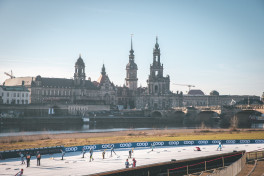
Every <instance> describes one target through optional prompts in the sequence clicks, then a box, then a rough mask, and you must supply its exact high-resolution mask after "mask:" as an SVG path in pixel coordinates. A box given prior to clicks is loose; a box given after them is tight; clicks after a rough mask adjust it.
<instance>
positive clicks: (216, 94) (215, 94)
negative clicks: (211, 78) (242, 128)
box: [210, 90, 219, 96]
mask: <svg viewBox="0 0 264 176" xmlns="http://www.w3.org/2000/svg"><path fill="white" fill-rule="evenodd" d="M210 95H211V96H219V92H217V91H216V90H212V91H211V92H210Z"/></svg>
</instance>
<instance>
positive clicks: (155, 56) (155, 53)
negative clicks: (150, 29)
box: [153, 36, 160, 65]
mask: <svg viewBox="0 0 264 176" xmlns="http://www.w3.org/2000/svg"><path fill="white" fill-rule="evenodd" d="M153 65H160V47H159V44H158V36H156V44H155V48H154V49H153Z"/></svg>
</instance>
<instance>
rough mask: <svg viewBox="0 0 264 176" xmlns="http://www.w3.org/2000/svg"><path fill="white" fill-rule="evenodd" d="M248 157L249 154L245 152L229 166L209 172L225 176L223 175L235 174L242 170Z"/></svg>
mask: <svg viewBox="0 0 264 176" xmlns="http://www.w3.org/2000/svg"><path fill="white" fill-rule="evenodd" d="M246 158H247V155H246V154H244V155H243V156H242V157H241V158H240V159H239V160H237V161H236V162H234V163H233V164H231V165H229V166H228V167H226V168H223V169H221V170H216V171H215V172H214V173H212V174H208V176H223V175H224V176H234V175H237V174H238V173H239V172H240V171H241V170H242V168H243V167H244V166H245V164H246Z"/></svg>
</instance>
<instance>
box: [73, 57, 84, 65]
mask: <svg viewBox="0 0 264 176" xmlns="http://www.w3.org/2000/svg"><path fill="white" fill-rule="evenodd" d="M75 65H80V66H85V64H84V62H83V59H82V57H81V55H80V56H79V58H78V59H77V61H76V63H75Z"/></svg>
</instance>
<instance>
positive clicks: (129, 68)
mask: <svg viewBox="0 0 264 176" xmlns="http://www.w3.org/2000/svg"><path fill="white" fill-rule="evenodd" d="M134 57H135V56H134V50H133V43H132V36H131V49H130V55H129V63H128V64H127V65H126V79H125V80H126V86H127V87H128V88H129V90H136V89H137V81H138V78H137V70H138V68H137V64H136V63H135V61H134Z"/></svg>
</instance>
